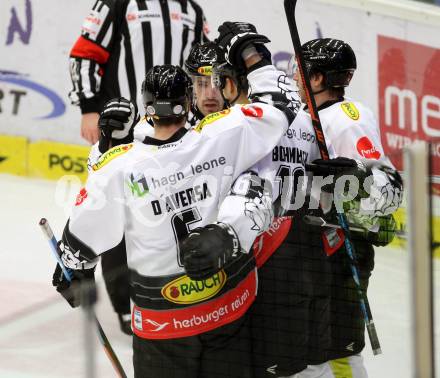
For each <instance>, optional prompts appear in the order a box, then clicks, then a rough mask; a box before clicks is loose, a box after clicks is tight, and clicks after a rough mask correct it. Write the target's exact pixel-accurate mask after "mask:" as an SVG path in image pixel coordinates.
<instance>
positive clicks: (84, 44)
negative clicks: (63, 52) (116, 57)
mask: <svg viewBox="0 0 440 378" xmlns="http://www.w3.org/2000/svg"><path fill="white" fill-rule="evenodd" d="M70 56H71V57H72V58H82V59H88V60H93V61H95V62H97V63H99V64H104V63H106V62H107V60H108V58H109V56H110V54H109V52H108V51H107V50H106V49H104V48H103V47H101V46H99V45H97V44H96V43H94V42H92V41H90V40H88V39H86V38H84V37H83V36H81V37H79V38H78V40H77V41H76V43H75V45H74V46H73V48H72V51H71V52H70Z"/></svg>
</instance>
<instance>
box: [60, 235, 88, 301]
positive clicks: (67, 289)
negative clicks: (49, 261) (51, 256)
mask: <svg viewBox="0 0 440 378" xmlns="http://www.w3.org/2000/svg"><path fill="white" fill-rule="evenodd" d="M58 250H59V254H60V256H61V259H62V260H63V263H64V265H65V266H66V268H69V267H72V266H75V267H79V266H82V267H83V268H82V269H68V271H69V273H70V274H71V278H72V280H71V281H70V282H69V280H67V278H66V277H65V276H64V274H63V271H62V269H61V268H60V266H59V264H57V266H56V267H55V272H54V273H53V276H52V285H53V286H55V288H56V290H57V291H58V292H59V293H60V294H61V295H62V296H63V297H64V299H65V300H66V301H67V303H69V305H70V306H71V307H78V306H79V305H80V304H81V291H80V285H81V283H84V282H86V281H87V280H89V282H90V281H92V282H94V280H95V267H96V262H93V263H90V262H80V261H79V260H78V256H75V255H79V253H73V252H72V251H71V250H70V248H69V247H68V246H67V245H65V244H64V243H63V242H62V241H60V242H59V243H58ZM78 264H79V265H78Z"/></svg>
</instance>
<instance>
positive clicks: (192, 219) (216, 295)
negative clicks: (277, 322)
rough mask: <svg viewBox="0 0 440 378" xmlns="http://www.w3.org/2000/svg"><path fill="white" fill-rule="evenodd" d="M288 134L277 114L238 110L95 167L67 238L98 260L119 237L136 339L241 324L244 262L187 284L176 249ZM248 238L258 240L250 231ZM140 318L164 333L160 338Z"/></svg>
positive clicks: (258, 108)
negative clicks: (129, 277)
mask: <svg viewBox="0 0 440 378" xmlns="http://www.w3.org/2000/svg"><path fill="white" fill-rule="evenodd" d="M287 127H288V122H287V118H286V117H285V115H284V114H283V112H281V111H279V110H277V109H276V108H274V107H272V106H269V105H266V104H251V105H247V106H234V107H233V108H231V109H228V110H225V111H222V112H219V113H214V114H212V115H210V116H208V117H207V118H205V119H204V121H203V122H201V123H200V124H199V125H198V126H197V127H196V128H195V129H192V130H189V131H187V132H186V133H184V131H186V130H181V132H178V133H176V134H175V137H174V138H171V139H170V140H168V141H167V143H165V144H161V143H156V145H154V144H145V143H141V142H139V141H137V140H135V141H134V143H132V144H129V145H122V146H117V147H115V148H113V149H111V150H109V151H108V152H106V153H105V154H104V155H102V156H101V158H100V159H99V160H98V161H97V162H96V163H95V164H93V165H92V170H93V172H94V173H93V174H91V175H89V178H88V180H87V183H86V187H85V189H84V190H82V192H81V193H80V195H79V196H78V200H77V203H76V206H75V208H74V210H73V212H72V215H71V218H70V221H69V231H70V233H71V234H72V235H73V236H74V237H76V238H77V239H79V240H80V241H81V243H82V244H83V245H84V246H86V247H87V248H89V249H90V251H92V252H93V253H94V254H96V255H99V254H101V253H103V252H105V251H107V250H109V249H110V248H112V247H114V246H116V245H117V244H118V243H119V242H120V241H121V239H122V237H123V235H125V241H126V248H127V258H128V266H129V268H130V269H131V270H132V277H133V282H132V284H133V285H134V287H135V289H136V290H135V291H137V293H136V297H135V298H133V300H134V303H135V308H134V312H133V314H134V332H135V333H136V334H137V335H139V336H140V337H146V338H173V337H183V336H188V335H191V334H197V333H200V332H204V331H207V330H209V329H213V328H216V327H218V326H220V325H222V324H226V323H228V322H231V321H233V320H235V319H237V318H238V317H239V316H241V315H242V314H243V313H244V312H245V311H246V310H247V308H248V307H249V306H250V304H251V303H252V301H253V299H254V297H255V292H256V275H255V271H254V269H253V266H252V264H248V263H247V262H246V261H247V260H248V258H247V255H246V254H243V256H244V257H243V259H244V260H243V261H239V262H237V264H242V265H243V266H242V267H241V269H238V267H237V266H233V267H230V269H229V270H228V269H225V270H222V271H221V272H219V273H218V274H217V275H215V276H214V277H213V278H212V279H209V280H205V281H191V280H190V279H189V278H188V277H187V276H186V275H184V269H183V266H182V265H183V264H182V256H180V253H179V249H178V240H179V239H180V238H183V237H184V236H185V235H186V234H187V233H189V232H190V230H191V229H193V228H195V227H200V226H204V225H206V224H209V223H213V222H215V221H217V213H218V209H219V205H220V203H221V202H222V200H223V199H224V197H225V196H226V194H227V193H228V191H229V190H230V188H231V184H232V182H233V181H234V180H235V179H236V178H237V177H238V176H239V175H240V174H241V173H242V172H243V171H246V170H247V169H248V168H249V167H251V166H252V165H254V164H255V163H256V162H257V161H259V160H260V159H261V158H262V157H264V156H265V155H267V154H269V153H270V152H271V151H272V149H273V147H274V146H275V145H276V143H277V142H278V140H279V139H280V137H281V136H282V135H283V134H284V132H285V131H286V129H287ZM183 134H184V135H183ZM249 235H251V236H250V238H251V240H253V238H255V232H254V231H252V230H249ZM245 260H246V261H245ZM234 264H235V263H234ZM150 289H151V290H152V292H150V291H151V290H150ZM222 294H223V295H222ZM209 298H213V299H212V300H209V301H207V299H209ZM196 303H197V304H198V305H197V306H194V304H196ZM190 304H191V305H192V306H189V305H190ZM163 310H169V311H163ZM203 314H213V315H212V317H211V318H210V319H209V320H206V322H202V321H201V320H200V321H199V320H197V319H199V318H198V317H199V316H203ZM145 319H149V320H151V321H153V322H155V324H159V323H160V324H164V323H167V326H166V327H163V328H161V329H160V332H159V331H157V330H156V328H155V327H154V326H153V325H152V324H153V323H151V322H150V323H149V324H150V325H148V324H147V325H146V323H145ZM191 319H196V320H194V321H193V322H191Z"/></svg>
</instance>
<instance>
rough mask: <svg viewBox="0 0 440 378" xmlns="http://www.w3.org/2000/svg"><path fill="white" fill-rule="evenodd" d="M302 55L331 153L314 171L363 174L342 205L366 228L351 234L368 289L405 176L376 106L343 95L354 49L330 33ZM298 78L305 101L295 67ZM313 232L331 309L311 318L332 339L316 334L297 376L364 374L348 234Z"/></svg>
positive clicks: (390, 231) (328, 189)
mask: <svg viewBox="0 0 440 378" xmlns="http://www.w3.org/2000/svg"><path fill="white" fill-rule="evenodd" d="M302 53H303V56H304V60H305V63H306V69H307V71H308V74H309V77H310V83H311V88H312V93H313V95H314V98H315V102H316V105H317V108H318V111H319V116H320V119H321V123H322V127H323V131H324V135H325V138H326V142H327V147H328V150H329V154H330V160H328V161H324V160H320V159H319V160H316V161H314V162H313V164H312V166H311V170H312V172H313V173H314V174H315V175H318V176H323V175H324V176H327V175H329V174H331V175H335V179H337V178H338V177H340V176H341V175H346V174H350V175H354V176H355V177H356V178H357V179H359V186H360V188H361V189H360V190H359V192H358V194H357V196H356V197H355V198H354V199H353V200H351V201H349V202H346V203H344V205H343V208H344V212H345V214H346V216H347V218H348V221H349V223H352V224H355V225H356V226H360V227H362V228H364V229H365V232H363V233H357V232H356V233H352V242H353V244H354V247H355V251H356V254H357V265H358V270H359V273H360V278H361V286H362V289H363V290H364V291H366V290H367V287H368V279H369V277H370V275H371V271H372V270H373V267H374V248H373V246H374V245H386V244H387V243H389V242H390V240H391V239H392V236H393V234H394V230H395V223H394V219H393V217H392V213H393V212H394V211H395V210H397V208H398V207H399V205H400V203H401V197H402V196H401V194H402V181H401V178H400V176H399V174H398V172H397V171H396V170H395V169H394V167H393V166H392V164H391V163H390V161H389V160H388V158H387V157H386V156H385V154H384V151H383V148H382V144H381V140H380V131H379V127H378V125H377V122H376V119H375V117H374V116H373V114H372V112H371V110H370V109H368V108H367V107H366V106H365V105H363V104H362V103H361V102H358V101H353V100H350V99H349V98H347V97H345V87H347V86H348V85H349V84H350V81H351V79H352V77H353V73H354V71H355V69H356V67H357V64H356V57H355V54H354V52H353V50H352V48H351V47H350V46H349V45H348V44H347V43H345V42H343V41H340V40H337V39H330V38H325V39H315V40H312V41H309V42H307V43H305V44H304V45H303V46H302ZM294 79H295V80H296V81H297V84H298V88H299V94H300V96H301V98H302V100H303V102H305V101H306V96H305V92H304V89H303V87H302V82H301V80H299V79H300V77H299V73H298V71H296V72H295V74H294ZM303 118H308V119H309V122H310V116H309V113H308V111H307V108H305V109H304V110H302V111H300V113H299V114H298V117H297V119H298V121H300V120H301V119H303ZM372 178H373V179H374V181H373V180H371V179H372ZM334 190H335V188H334V186H332V185H326V186H324V187H323V191H324V192H327V193H333V191H334ZM326 197H328V195H327V196H326ZM323 199H325V197H324V196H322V197H321V201H322V204H323V210H324V211H326V215H325V217H326V219H327V220H328V221H329V223H337V220H336V217H335V213H334V210H329V209H330V208H331V204H330V206H326V204H325V200H324V201H323ZM326 207H327V208H326ZM309 233H310V234H311V235H312V236H311V237H312V238H315V239H316V238H320V237H321V236H322V240H323V245H324V250H325V253H326V254H327V255H328V256H329V257H328V262H329V267H330V271H331V282H330V285H329V286H328V293H327V294H326V296H327V298H328V300H329V303H328V307H327V308H325V307H324V308H323V309H321V310H322V311H320V312H319V313H315V314H314V315H312V316H311V318H310V322H311V324H314V326H315V327H317V328H318V329H319V330H320V331H321V332H322V333H323V334H324V335H326V336H328V335H330V336H331V340H330V344H328V343H327V341H328V339H327V340H324V339H323V338H322V336H323V334H322V333H321V335H319V333H315V334H314V336H315V337H314V339H313V340H311V341H310V346H311V348H309V357H308V362H309V364H310V365H315V366H310V367H309V368H308V369H307V370H306V371H304V372H302V373H300V374H299V377H301V378H306V377H307V378H311V377H322V378H334V377H336V378H342V377H355V378H364V377H367V372H366V370H365V367H364V365H363V361H362V357H361V355H360V353H361V351H362V349H363V348H364V346H365V335H364V330H365V324H364V319H363V316H362V313H361V309H360V305H359V299H358V296H357V292H356V287H355V284H354V281H353V278H352V274H351V271H350V261H349V258H348V256H347V255H346V253H345V251H344V249H345V247H344V241H343V234H342V233H341V232H340V231H338V230H334V229H333V230H330V229H324V230H322V229H320V228H319V227H309ZM313 234H314V235H315V236H313ZM321 234H322V235H321ZM321 283H322V282H321ZM326 284H328V282H325V281H324V285H323V286H324V289H325V285H326ZM324 294H325V291H324ZM324 300H325V298H324ZM312 336H313V335H312ZM318 336H319V337H321V339H318ZM295 352H296V351H295V350H292V353H295ZM325 361H328V362H325ZM295 377H296V376H295Z"/></svg>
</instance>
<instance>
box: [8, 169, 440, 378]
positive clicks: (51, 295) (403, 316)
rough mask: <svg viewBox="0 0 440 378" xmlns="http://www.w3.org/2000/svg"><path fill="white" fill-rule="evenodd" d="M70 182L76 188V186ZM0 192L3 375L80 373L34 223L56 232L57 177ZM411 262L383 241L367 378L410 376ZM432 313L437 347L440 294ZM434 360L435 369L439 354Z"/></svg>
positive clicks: (438, 282) (106, 323)
mask: <svg viewBox="0 0 440 378" xmlns="http://www.w3.org/2000/svg"><path fill="white" fill-rule="evenodd" d="M71 189H72V190H71V193H74V192H75V191H76V190H77V189H78V186H76V185H73V186H72V188H71ZM0 198H1V200H0V215H1V216H0V377H8V378H24V377H47V378H51V377H66V378H70V377H82V376H84V375H85V356H84V353H83V350H84V349H85V348H84V341H83V340H84V338H83V329H84V328H83V318H82V312H81V310H78V309H76V310H72V309H71V308H70V307H69V306H68V305H67V304H66V302H65V301H64V300H63V299H62V298H61V297H60V296H59V295H58V294H57V293H56V292H55V291H54V289H53V287H52V285H51V279H52V273H53V269H54V266H55V262H54V259H53V257H52V255H51V252H50V249H49V246H48V243H47V241H46V240H45V238H44V237H43V234H42V232H41V230H40V229H39V226H38V221H39V219H40V218H41V217H46V218H47V219H48V220H49V222H50V224H51V225H52V228H53V230H54V232H55V234H56V235H57V236H59V235H60V234H61V232H62V229H63V227H64V224H65V222H66V219H67V215H66V213H65V208H63V207H62V206H60V205H61V204H62V203H63V201H64V200H65V198H64V196H63V195H61V192H56V184H55V182H51V181H44V180H35V179H28V178H20V177H14V176H9V175H0ZM71 198H72V196H70V200H71ZM408 261H409V259H408V254H407V253H406V252H405V251H403V250H398V249H393V248H387V249H385V248H382V249H378V250H377V253H376V267H375V270H374V272H373V277H372V279H371V281H370V289H369V299H370V302H371V307H372V310H373V314H374V318H375V323H376V327H377V330H378V333H379V337H380V340H381V343H382V350H383V354H382V355H380V356H376V357H374V356H373V355H372V353H371V350H370V348H369V346H367V347H366V348H365V351H364V357H365V361H366V366H367V369H368V372H369V376H370V377H372V378H409V377H413V374H412V355H413V353H412V346H411V345H412V343H411V332H412V325H411V320H410V319H411V312H410V310H411V305H410V285H409V277H410V275H409V264H408ZM97 276H98V281H99V282H100V285H99V288H100V301H99V305H98V308H97V313H98V318H99V320H100V321H101V323H102V326H103V328H104V330H105V332H106V334H107V336H108V338H109V339H110V342H111V343H112V345H113V347H114V349H115V351H116V353H117V355H118V356H119V358H120V360H121V362H122V364H123V366H124V369H125V370H126V372H127V374H128V376H133V368H132V363H131V355H132V352H131V338H130V337H128V336H125V335H124V334H122V333H121V332H120V330H119V326H118V323H117V319H116V316H115V314H114V312H113V310H112V308H111V305H110V303H109V301H108V298H107V295H106V293H105V290H103V287H102V279H101V278H100V276H101V274H100V272H99V271H98V273H97ZM439 293H440V263H439V261H436V262H435V291H434V294H435V295H434V298H437V297H438V294H439ZM435 320H436V321H437V330H436V333H435V337H436V344H437V346H438V347H439V348H440V329H439V324H438V323H440V300H437V303H436V318H435ZM95 347H96V352H95V355H96V359H97V361H96V376H97V377H113V376H116V375H115V373H114V371H113V368H112V366H111V364H110V363H109V361H108V359H107V357H106V355H105V354H104V351H103V349H102V348H101V347H100V345H99V343H98V340H97V338H95ZM437 366H438V368H437V371H439V370H440V353H437ZM437 374H440V373H437ZM438 376H439V377H440V375H438ZM225 378H226V377H225Z"/></svg>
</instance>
